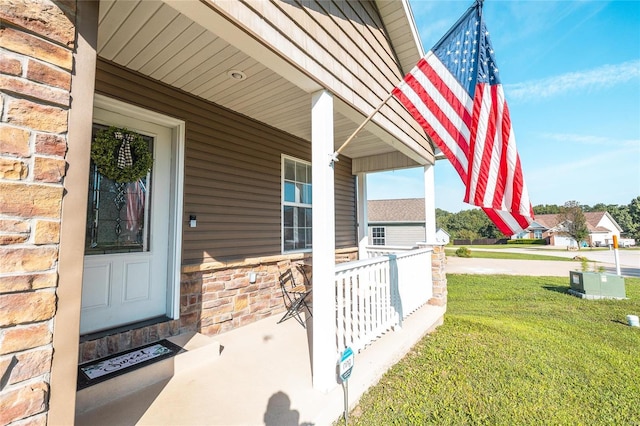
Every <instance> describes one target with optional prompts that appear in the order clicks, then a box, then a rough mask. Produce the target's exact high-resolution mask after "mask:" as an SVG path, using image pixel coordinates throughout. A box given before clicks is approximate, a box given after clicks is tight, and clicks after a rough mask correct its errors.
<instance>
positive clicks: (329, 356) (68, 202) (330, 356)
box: [0, 0, 446, 425]
mask: <svg viewBox="0 0 640 426" xmlns="http://www.w3.org/2000/svg"><path fill="white" fill-rule="evenodd" d="M0 18H1V19H2V26H1V27H0V40H1V45H0V72H1V73H2V76H1V78H0V82H1V83H0V90H1V92H0V110H1V111H0V117H1V122H0V142H1V152H0V244H1V245H0V258H1V259H2V263H1V264H0V377H2V380H1V386H0V406H2V407H3V408H2V410H0V423H12V422H18V423H19V424H27V423H29V424H45V423H49V424H52V425H58V424H60V425H61V424H73V422H74V415H75V414H74V409H75V397H76V380H77V374H78V369H77V365H78V362H82V361H88V360H92V359H98V358H101V357H104V356H107V355H110V354H114V353H118V352H121V351H123V350H126V349H129V348H131V347H138V346H141V345H143V344H146V343H149V342H151V341H155V340H158V339H162V338H165V337H168V336H174V335H177V334H180V333H187V332H198V333H202V334H206V335H209V336H211V335H216V334H218V333H221V332H224V331H227V330H230V329H233V328H238V327H242V326H243V325H246V324H250V323H252V322H254V321H257V320H260V319H262V318H265V317H268V316H271V315H275V314H281V313H282V310H283V309H284V308H283V305H282V301H281V298H280V296H281V295H280V290H279V287H278V280H277V277H278V265H279V264H280V263H282V262H285V263H286V262H298V263H309V264H311V265H312V266H313V271H314V273H313V278H314V280H319V282H321V283H323V284H324V283H326V284H330V283H334V282H335V283H336V285H338V280H337V278H336V276H337V272H338V271H337V267H336V264H335V263H336V258H339V259H341V260H347V261H350V260H356V259H358V258H359V257H360V258H362V257H363V256H366V250H363V245H365V241H366V239H367V238H366V236H367V221H366V217H365V213H364V212H365V210H366V209H365V205H364V203H362V202H358V200H364V199H366V191H365V189H364V188H366V184H365V181H366V175H367V173H370V172H377V171H383V170H392V169H397V168H403V167H416V166H422V167H424V170H425V192H426V194H425V195H427V196H428V197H426V199H427V200H432V198H433V188H434V186H433V164H434V161H435V159H434V153H433V152H432V148H431V145H430V143H429V141H428V140H427V138H426V136H425V134H424V132H423V131H422V129H421V128H420V127H419V126H418V124H417V123H415V121H414V120H413V119H412V118H411V116H410V115H409V113H408V112H407V111H406V110H405V109H404V108H403V107H402V106H401V105H400V104H399V103H398V102H397V101H395V100H394V99H391V100H390V101H389V102H388V103H387V104H386V105H385V106H384V107H383V108H382V109H381V110H380V112H379V113H378V114H376V115H375V116H374V117H373V119H372V121H371V122H370V123H368V124H367V125H366V126H365V127H364V129H363V130H362V131H361V132H360V133H359V135H358V138H356V139H355V140H354V141H353V142H352V143H351V144H350V145H348V146H347V147H346V149H345V150H344V151H342V153H341V155H340V157H339V161H338V162H335V164H332V162H331V161H330V159H331V156H332V154H333V152H334V150H335V149H336V148H337V147H338V146H339V145H340V144H341V143H342V142H343V141H344V140H346V139H347V137H348V136H349V135H350V134H351V133H352V132H353V131H354V130H355V129H356V128H357V127H358V125H359V124H360V123H362V122H363V120H364V119H365V117H366V116H367V115H369V114H370V113H371V112H372V111H374V110H375V108H376V107H378V105H379V103H380V102H382V100H383V99H385V98H386V97H387V95H388V93H390V91H391V90H392V88H393V87H394V85H395V84H396V83H397V82H398V81H400V80H401V78H402V76H403V75H404V74H405V73H407V72H408V71H409V70H410V69H411V68H412V67H413V66H414V65H415V63H416V62H417V61H418V59H419V58H420V57H421V56H422V54H423V50H422V47H421V45H420V42H419V37H418V34H417V32H416V29H415V24H414V22H413V19H412V17H411V12H410V8H409V5H408V2H407V1H405V0H402V1H393V2H390V1H386V0H380V1H332V2H330V3H329V2H324V1H313V0H312V1H305V2H291V1H284V0H282V1H280V0H273V1H269V2H267V1H262V0H255V1H249V0H238V1H214V0H192V1H186V0H164V1H135V0H115V1H112V0H109V1H106V0H105V1H95V2H94V1H75V2H74V1H52V0H41V1H38V0H28V1H18V2H8V3H7V2H5V4H3V7H2V8H0ZM108 126H115V127H117V128H118V129H123V128H126V129H128V131H129V132H130V133H128V134H127V133H126V132H125V133H124V138H125V139H127V138H128V137H129V136H127V135H130V136H131V135H132V136H134V140H133V141H134V142H136V144H135V146H142V145H141V144H142V143H141V142H139V139H136V138H135V137H136V135H140V138H141V140H143V141H144V144H146V145H144V146H145V149H147V150H149V149H150V150H151V151H152V153H153V167H152V169H151V171H150V173H149V174H148V175H146V176H143V177H140V178H139V179H138V178H136V179H134V180H133V181H128V180H125V181H124V183H120V182H117V181H116V179H115V178H114V179H108V178H106V177H105V176H104V175H102V174H101V173H98V172H97V169H96V164H95V163H94V162H93V161H92V160H91V150H92V144H93V146H94V147H95V146H97V145H96V144H97V143H98V142H96V140H99V139H100V138H98V139H95V138H96V136H98V135H101V134H102V131H103V130H105V129H107V128H108ZM109 135H110V136H109V138H110V140H112V139H114V138H115V137H116V133H110V134H109ZM120 136H122V135H120ZM118 145H119V147H118V149H117V150H116V149H111V151H109V152H110V153H111V155H106V156H104V157H103V160H104V161H106V162H107V163H109V165H110V166H113V167H115V166H116V159H117V162H118V164H117V167H118V168H119V169H122V168H126V167H133V165H132V164H136V165H139V164H140V163H139V161H140V160H139V158H142V157H139V156H137V154H135V153H134V155H133V159H131V158H128V157H130V156H128V155H127V149H126V148H125V144H124V143H123V144H120V143H119V144H118ZM120 148H122V150H121V149H120ZM136 149H137V148H136ZM116 151H117V152H116ZM134 151H135V149H134ZM136 152H137V151H136ZM96 158H100V157H96ZM127 158H128V159H127ZM105 159H106V160H105ZM103 160H101V161H103ZM121 161H122V164H120V162H121ZM127 161H129V162H130V163H129V165H127ZM131 161H133V163H131ZM116 172H117V170H116ZM118 173H120V172H118ZM312 189H313V197H311V191H312ZM422 208H423V209H424V208H425V206H424V205H422ZM427 213H428V215H434V206H433V203H431V202H429V203H428V206H427ZM418 219H420V218H419V217H418V216H416V217H415V226H416V228H420V227H422V229H423V231H422V233H423V234H422V236H420V237H416V238H414V237H410V239H411V240H412V244H413V243H415V242H417V241H423V240H425V238H424V234H425V233H426V234H427V241H429V235H432V234H434V233H435V225H434V224H433V226H431V225H430V226H429V227H427V229H426V230H425V229H424V210H423V212H422V222H423V223H422V225H420V224H419V222H420V220H418ZM412 220H413V219H412ZM312 223H313V227H312V226H311V224H312ZM434 223H435V221H434ZM385 238H386V236H385ZM312 242H313V244H312ZM432 250H433V252H432V251H431V249H423V250H415V256H416V259H417V260H418V262H413V264H418V265H420V264H421V265H424V264H425V262H429V259H433V260H432V261H433V264H434V268H433V270H434V271H436V270H440V271H442V265H443V254H442V253H441V252H440V251H439V248H437V247H436V248H433V249H432ZM432 253H433V254H432ZM385 262H386V263H385ZM379 263H380V265H382V266H380V267H381V268H382V267H385V268H386V266H384V265H388V259H387V260H385V261H381V262H379ZM398 265H400V266H398V268H406V267H409V266H403V265H404V264H402V263H401V262H398ZM350 268H352V266H351V263H349V262H348V263H347V264H345V265H340V272H341V273H346V272H345V271H351V269H350ZM438 268H440V269H438ZM353 269H354V270H355V267H354V268H353ZM385 270H387V269H385ZM408 272H409V273H406V274H402V276H406V277H411V281H412V283H413V284H414V285H415V286H417V288H418V292H419V294H420V297H417V298H416V297H414V299H415V300H412V303H413V304H414V305H413V309H415V306H421V304H422V305H423V304H425V303H426V302H427V301H429V303H432V304H436V305H444V304H445V303H446V279H445V278H444V276H443V274H441V273H438V274H437V275H436V274H435V273H434V275H433V278H432V275H431V274H432V272H431V268H419V270H416V272H415V273H412V272H413V271H412V270H411V271H408ZM350 273H351V272H350ZM358 273H360V272H357V271H356V272H353V277H354V278H353V279H352V280H353V283H356V282H365V281H367V280H364V279H358V278H357V274H358ZM364 273H366V272H364ZM371 276H374V274H373V273H372V274H371ZM397 284H398V285H399V286H404V285H408V284H406V283H405V282H404V281H401V282H399V283H397ZM353 285H355V284H353ZM343 293H346V292H343ZM360 293H363V292H360V291H356V290H354V292H353V294H354V295H355V294H360ZM336 294H338V293H336V290H335V288H334V286H332V285H322V286H315V287H314V294H313V295H314V297H313V300H314V306H313V310H314V317H313V320H314V321H318V323H317V324H315V326H314V327H312V328H310V329H311V330H313V332H312V339H311V340H312V343H313V345H312V346H313V354H314V359H313V363H312V364H313V365H312V368H313V386H314V388H316V389H320V390H326V389H329V388H331V387H335V386H337V382H336V380H335V363H336V359H337V355H338V354H339V353H340V351H342V350H343V349H344V347H345V345H352V347H354V350H358V349H361V348H363V347H365V345H366V344H367V342H366V341H362V340H348V339H350V338H351V337H350V336H351V334H349V333H350V332H351V330H356V329H359V330H364V329H371V330H373V332H375V333H377V334H379V332H380V330H383V331H384V330H389V329H391V328H392V327H394V323H391V322H390V323H387V324H384V326H383V327H382V328H376V327H360V326H358V325H356V326H351V324H350V323H349V322H348V321H352V320H353V318H356V317H358V316H359V315H355V314H350V313H347V314H344V312H343V311H344V310H341V311H340V312H337V309H336V307H335V302H336V300H335V298H336ZM412 294H415V293H412ZM354 297H355V296H354ZM355 304H356V303H355V302H354V303H353V305H355ZM345 306H346V308H345V309H348V308H349V307H350V306H349V305H345ZM392 308H393V306H386V307H384V309H386V310H387V311H391V310H392ZM404 308H405V309H404V310H403V311H401V312H404V313H405V314H408V313H410V312H411V309H409V307H408V305H407V306H405V307H404ZM433 308H434V309H435V307H433ZM365 309H368V308H365ZM376 309H377V308H376ZM381 309H383V308H381ZM367 312H369V310H367ZM437 312H438V315H439V318H438V320H439V319H441V314H440V312H441V311H437ZM443 314H444V311H442V315H443ZM397 320H398V319H397V315H394V316H393V318H391V319H390V321H396V324H397ZM424 326H425V330H427V329H429V328H431V327H432V326H434V324H424ZM337 327H339V331H340V333H337V331H336V329H337ZM337 335H338V336H339V338H338V339H336V336H337ZM354 339H355V338H354ZM266 368H268V367H266ZM238 374H242V371H238ZM224 385H225V384H224V383H220V386H224ZM212 404H213V405H215V401H212Z"/></svg>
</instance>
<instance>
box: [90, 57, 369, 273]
mask: <svg viewBox="0 0 640 426" xmlns="http://www.w3.org/2000/svg"><path fill="white" fill-rule="evenodd" d="M96 91H97V92H98V93H102V94H104V95H106V96H111V97H114V98H117V99H120V100H123V101H126V102H130V103H132V104H136V105H139V106H141V107H145V108H148V109H151V110H154V111H157V112H161V113H164V114H167V115H170V116H173V117H177V118H180V119H182V120H185V122H186V149H185V180H184V218H183V223H184V224H185V227H184V228H183V257H182V261H183V264H184V265H189V264H200V263H208V262H216V261H217V262H220V261H222V262H225V261H231V260H242V259H246V258H250V257H257V256H270V255H277V254H280V253H281V154H286V155H290V156H292V157H295V158H300V159H302V160H306V161H311V145H310V143H309V142H308V141H305V140H302V139H299V138H297V137H294V136H292V135H290V134H287V133H284V132H282V131H279V130H278V129H274V128H272V127H269V126H266V125H264V124H262V123H259V122H256V121H254V120H251V119H249V118H247V117H244V116H242V115H239V114H237V113H235V112H233V111H229V110H227V109H224V108H222V107H220V106H218V105H215V104H212V103H210V102H207V101H204V100H202V99H200V98H197V97H194V96H192V95H189V94H187V93H185V92H182V91H179V90H176V89H174V88H171V87H169V86H167V85H165V84H162V83H159V82H156V81H154V80H151V79H149V78H147V77H145V76H142V75H140V74H138V73H135V72H131V71H129V70H126V69H124V68H122V67H120V66H117V65H115V64H112V63H109V62H106V61H104V60H100V61H99V62H98V67H97V76H96ZM335 174H336V185H335V186H336V247H338V248H345V247H353V246H355V245H356V244H357V243H356V225H355V216H356V215H355V185H354V177H353V176H352V175H351V161H350V159H348V158H341V159H340V161H339V162H338V163H336V171H335ZM189 215H196V216H197V223H198V226H197V228H189V227H188V226H186V222H187V219H188V217H189Z"/></svg>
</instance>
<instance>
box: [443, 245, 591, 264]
mask: <svg viewBox="0 0 640 426" xmlns="http://www.w3.org/2000/svg"><path fill="white" fill-rule="evenodd" d="M510 248H514V247H510ZM518 248H520V247H518ZM456 250H457V249H456V248H449V247H446V248H445V253H446V254H447V256H455V255H456V254H455V253H456ZM469 250H471V257H476V258H483V259H522V260H558V261H565V262H567V261H569V262H570V261H571V260H572V259H570V258H567V257H560V256H553V255H548V254H535V253H511V252H503V251H481V250H474V249H473V248H470V249H469ZM576 253H578V252H576ZM576 256H582V254H576Z"/></svg>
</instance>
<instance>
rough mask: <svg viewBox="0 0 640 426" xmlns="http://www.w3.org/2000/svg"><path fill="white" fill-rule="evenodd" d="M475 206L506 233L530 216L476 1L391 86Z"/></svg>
mask: <svg viewBox="0 0 640 426" xmlns="http://www.w3.org/2000/svg"><path fill="white" fill-rule="evenodd" d="M393 95H394V96H395V97H396V98H397V99H398V100H399V101H400V102H401V103H402V104H403V105H404V106H405V107H406V108H407V110H409V112H410V113H411V114H412V115H413V117H414V118H415V119H416V120H417V121H418V123H419V124H420V125H421V126H422V127H423V128H424V129H425V131H426V132H427V134H428V135H429V137H430V138H431V139H432V140H433V141H434V143H435V144H436V146H437V147H438V148H440V150H441V151H442V152H443V153H444V155H445V156H446V157H447V159H448V160H449V161H450V162H451V164H452V165H453V167H454V168H455V169H456V171H457V172H458V174H459V175H460V178H461V179H462V181H463V182H464V184H465V185H466V194H465V199H464V201H465V202H466V203H469V204H472V205H475V206H479V207H482V209H483V210H484V211H485V213H486V214H487V215H488V216H489V218H490V219H491V220H492V221H493V223H495V225H496V226H497V227H498V229H499V230H500V231H501V232H502V233H503V234H505V235H513V234H516V233H519V232H522V231H523V230H524V229H526V228H527V227H528V226H529V224H530V223H531V222H532V220H533V209H532V208H531V202H530V201H529V193H528V192H527V187H526V185H525V182H524V177H523V175H522V169H521V166H520V157H519V156H518V152H517V151H516V141H515V137H514V133H513V128H512V126H511V119H510V117H509V108H508V107H507V102H506V100H505V98H504V91H503V89H502V84H500V77H499V73H498V66H497V65H496V61H495V56H494V52H493V48H492V47H491V41H490V40H489V32H488V31H487V28H486V26H485V24H484V22H483V21H482V1H476V3H475V4H474V5H473V6H472V7H470V8H469V10H468V11H467V12H466V13H465V14H464V15H463V16H462V17H461V18H460V19H459V20H458V22H457V23H456V24H455V25H454V26H453V27H452V28H451V29H450V30H449V32H448V33H447V34H445V36H444V37H443V38H442V39H441V40H440V41H439V42H438V43H437V44H436V45H435V46H434V47H433V48H432V49H431V50H430V51H429V52H428V53H427V54H426V55H425V57H424V58H422V59H420V61H419V62H418V64H417V65H416V67H415V68H414V69H413V70H412V71H411V72H410V73H409V74H407V76H406V77H405V78H404V80H403V81H402V82H401V83H400V84H399V85H398V86H397V87H396V88H395V89H394V90H393Z"/></svg>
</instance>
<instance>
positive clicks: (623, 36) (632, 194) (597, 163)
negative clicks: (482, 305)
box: [367, 0, 640, 212]
mask: <svg viewBox="0 0 640 426" xmlns="http://www.w3.org/2000/svg"><path fill="white" fill-rule="evenodd" d="M410 4H411V8H412V10H413V15H414V19H415V22H416V26H417V29H418V33H419V34H420V37H421V40H422V45H423V48H424V50H425V52H426V51H428V50H429V49H431V47H433V45H434V44H436V43H437V42H438V40H439V39H440V38H441V37H442V36H443V35H444V34H445V33H446V32H447V30H448V29H449V28H450V27H451V26H453V24H455V22H456V21H457V19H458V18H459V17H460V16H461V15H462V14H463V13H464V12H465V11H466V10H467V9H468V8H469V7H470V6H471V5H472V4H473V1H472V0H465V1H457V0H448V1H445V0H436V1H434V0H410ZM483 17H484V19H485V23H486V25H487V29H488V31H489V33H490V38H491V43H492V45H493V49H494V51H495V58H496V62H497V64H498V67H499V69H500V78H501V81H502V84H503V87H504V92H505V97H506V100H507V104H508V106H509V111H510V114H511V120H512V125H513V130H514V133H515V137H516V146H517V149H518V153H519V155H520V160H521V163H522V169H523V173H524V178H525V181H526V184H527V187H528V190H529V196H530V199H531V204H532V205H533V206H536V205H539V204H556V205H563V204H564V203H565V202H567V201H573V200H575V201H578V202H579V203H580V204H587V205H594V204H597V203H605V204H616V205H628V204H629V203H630V202H631V200H632V199H634V198H636V197H638V196H639V195H640V1H621V0H618V1H585V0H582V1H544V0H541V1H537V0H527V1H519V0H509V1H504V0H485V1H484V6H483ZM423 176H424V173H423V169H422V168H417V169H415V168H414V169H405V170H396V171H391V172H384V173H376V174H370V175H368V176H367V192H368V199H370V200H378V199H394V198H422V197H424V177H423ZM464 191H465V188H464V184H463V183H462V181H461V180H460V178H459V177H458V175H457V173H456V172H455V170H454V169H453V167H452V166H451V164H450V163H449V162H448V161H447V160H438V161H437V162H436V166H435V202H436V208H440V209H443V210H447V211H449V212H458V211H460V210H467V209H471V208H474V207H473V206H471V205H469V204H466V203H464V202H463V201H462V200H463V198H464Z"/></svg>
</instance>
